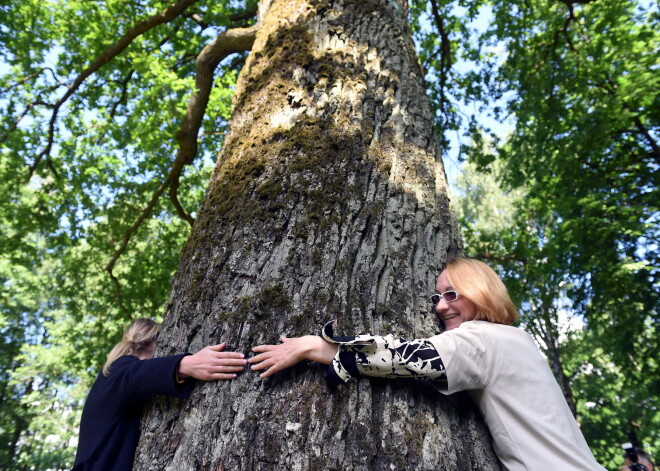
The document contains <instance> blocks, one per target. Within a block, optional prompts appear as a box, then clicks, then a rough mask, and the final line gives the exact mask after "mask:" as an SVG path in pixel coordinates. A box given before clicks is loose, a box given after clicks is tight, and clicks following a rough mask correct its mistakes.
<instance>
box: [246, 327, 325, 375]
mask: <svg viewBox="0 0 660 471" xmlns="http://www.w3.org/2000/svg"><path fill="white" fill-rule="evenodd" d="M280 340H281V341H282V343H280V344H278V345H257V346H256V347H254V348H253V349H252V351H254V352H257V353H259V355H256V356H254V357H252V358H250V359H249V360H248V362H249V363H251V364H252V369H253V370H254V371H259V370H263V369H265V368H268V370H267V371H265V372H264V373H261V374H260V375H259V376H260V377H261V378H266V377H268V376H271V375H273V374H275V373H277V372H278V371H281V370H284V369H286V368H289V367H291V366H293V365H295V364H296V363H299V362H301V361H302V360H313V361H318V362H319V363H324V364H326V365H329V364H330V362H332V358H333V357H334V356H335V354H336V353H337V346H336V345H333V344H331V343H328V342H326V341H325V340H323V339H322V338H321V337H318V336H316V335H306V336H304V337H291V338H287V337H285V336H282V337H281V339H280Z"/></svg>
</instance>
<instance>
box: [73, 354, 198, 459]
mask: <svg viewBox="0 0 660 471" xmlns="http://www.w3.org/2000/svg"><path fill="white" fill-rule="evenodd" d="M184 356H185V354H182V355H174V356H169V357H161V358H153V359H151V360H140V359H139V358H137V357H134V356H123V357H119V358H117V359H116V360H115V361H114V363H112V366H111V367H110V374H109V375H108V376H104V375H103V373H99V375H98V377H97V378H96V381H95V382H94V385H93V386H92V389H91V390H90V391H89V396H87V401H86V402H85V407H84V408H83V413H82V419H81V420H80V434H79V439H78V451H77V452H76V461H75V462H74V465H73V469H74V471H82V470H85V471H129V470H131V469H132V468H133V459H134V457H135V449H136V448H137V444H138V440H139V438H140V417H141V415H142V409H143V408H144V406H145V404H146V402H147V400H148V399H149V398H151V397H153V396H154V395H157V394H162V395H166V396H178V397H188V396H189V395H190V391H191V390H192V387H193V384H194V380H192V379H190V380H188V381H186V382H185V383H183V384H178V383H177V382H176V379H175V373H176V370H177V368H178V365H179V362H180V361H181V358H183V357H184Z"/></svg>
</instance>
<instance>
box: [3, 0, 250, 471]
mask: <svg viewBox="0 0 660 471" xmlns="http://www.w3.org/2000/svg"><path fill="white" fill-rule="evenodd" d="M179 3H182V2H179ZM188 3H196V4H195V5H194V6H193V7H189V8H188V9H187V10H184V11H183V12H182V13H181V14H180V15H178V16H176V17H175V18H173V19H172V20H170V21H169V22H167V23H165V24H161V25H158V26H154V27H152V28H151V29H148V30H147V31H145V32H143V33H142V34H140V35H138V36H137V37H135V38H134V39H133V40H132V41H130V43H129V44H128V45H127V47H126V48H125V49H124V50H123V51H122V52H121V54H118V55H116V56H115V57H113V58H112V60H110V61H107V63H105V64H103V65H102V66H101V67H99V68H98V70H96V71H95V72H94V73H92V74H89V75H88V76H86V77H85V73H84V71H85V70H88V68H89V67H90V64H93V63H94V61H95V60H96V61H97V62H98V58H104V57H105V56H104V55H103V54H104V53H105V54H107V51H109V50H111V49H112V47H113V45H115V44H117V43H118V41H119V40H120V38H123V37H125V36H126V35H127V34H128V33H129V32H130V31H132V29H133V28H134V27H135V26H136V25H140V24H141V23H144V22H145V21H147V20H148V19H151V18H154V17H155V16H156V15H155V14H156V13H158V12H159V11H163V10H164V9H165V8H167V7H168V6H169V4H168V3H167V2H159V1H146V2H129V3H127V2H120V1H114V0H108V1H105V2H81V1H73V2H65V3H62V2H36V1H32V0H24V1H20V2H11V4H9V3H3V4H2V5H1V6H0V12H1V13H0V18H1V19H0V51H1V52H2V62H1V64H0V71H1V72H2V74H1V76H0V90H1V91H2V92H1V97H0V123H1V127H0V156H1V159H0V193H1V195H2V197H1V198H0V232H2V234H3V237H2V238H1V239H0V253H2V256H0V281H2V287H3V289H2V295H1V298H0V299H1V305H0V309H1V310H0V315H1V317H0V332H2V335H3V340H4V342H3V347H2V349H0V392H1V393H2V395H1V397H2V400H1V402H0V440H1V442H0V449H1V450H2V452H0V468H2V469H9V468H11V469H67V468H69V467H70V466H71V463H72V460H73V454H74V452H75V444H76V438H75V433H76V431H77V426H78V422H79V414H80V409H81V406H82V402H83V400H84V397H85V394H86V392H87V391H88V389H89V387H90V385H91V382H92V380H93V378H94V376H95V375H96V374H97V372H98V371H99V368H100V365H102V363H103V361H104V360H105V354H106V353H107V351H108V350H109V348H110V346H111V345H112V344H114V343H116V341H117V340H118V337H120V335H121V329H122V328H123V326H124V325H125V324H126V323H127V321H128V320H129V319H131V318H137V317H142V316H146V317H154V318H158V317H159V316H160V313H161V312H162V309H163V305H164V303H165V302H166V299H167V295H168V291H169V284H170V278H171V276H172V273H173V271H174V269H175V268H176V264H177V261H178V256H179V248H180V247H181V245H182V244H183V242H184V241H185V239H186V236H187V234H188V231H189V224H188V222H186V221H184V220H182V219H181V218H180V217H179V216H178V215H177V211H176V210H175V208H174V207H173V205H172V204H171V203H170V202H169V201H168V200H167V198H163V197H156V198H154V196H153V195H154V194H155V192H156V189H157V188H158V187H159V185H161V184H162V182H163V181H165V179H166V178H167V176H168V173H170V171H171V170H170V169H171V166H172V162H173V160H174V157H175V155H176V150H177V141H176V139H175V138H176V133H177V130H178V128H179V126H180V124H181V120H182V116H183V114H184V111H185V109H186V104H187V102H188V100H189V98H190V95H191V90H192V88H193V87H192V84H193V83H194V74H195V58H196V56H197V55H198V54H199V52H200V50H201V49H202V48H203V47H204V46H205V45H206V44H207V43H208V42H209V41H210V40H212V39H213V38H215V37H216V36H217V35H218V34H219V33H220V32H222V31H224V30H225V29H226V28H228V27H229V26H241V25H245V24H246V23H245V21H244V20H240V21H235V22H232V21H230V19H229V17H230V15H231V14H233V13H236V12H237V11H242V10H243V9H244V8H245V6H244V5H232V4H230V3H229V2H204V1H200V2H194V1H190V2H188ZM241 63H242V62H241V60H240V58H239V60H238V61H234V62H233V63H228V64H226V65H225V66H224V67H223V68H222V70H221V71H219V73H217V74H216V80H215V85H216V86H215V88H214V89H213V91H212V93H211V98H210V101H209V105H208V107H207V118H206V119H205V120H204V121H203V123H202V128H201V132H200V136H199V139H198V158H197V159H195V160H194V161H193V162H191V163H190V165H188V166H187V167H186V169H187V170H186V171H185V173H184V175H183V177H181V179H180V181H179V182H178V183H180V186H179V188H178V194H177V196H178V201H179V202H180V204H181V205H182V206H183V207H184V208H186V210H187V211H188V213H189V214H192V215H193V216H194V214H195V211H196V210H197V207H198V205H199V202H200V201H201V196H202V194H203V191H204V187H205V184H206V180H207V179H208V177H209V174H210V170H211V168H212V164H213V160H214V155H215V153H216V151H217V149H219V148H220V146H221V145H222V135H223V130H224V127H225V125H226V121H227V119H228V117H229V114H230V107H231V103H230V100H231V96H232V94H233V86H234V83H235V79H236V76H237V73H238V71H239V69H240V65H241ZM81 78H84V80H82V81H81V80H80V79H81ZM76 86H77V88H76V89H75V93H73V94H71V95H70V96H68V98H66V97H67V93H68V92H69V91H70V90H72V89H73V87H76ZM65 98H66V99H65ZM151 199H154V207H153V210H152V211H151V213H150V214H149V217H147V218H146V220H145V221H144V222H143V223H142V224H141V225H140V226H139V228H137V229H134V228H133V226H134V225H135V224H136V221H137V220H138V218H139V216H140V215H141V214H142V213H143V212H144V210H145V208H146V207H147V206H148V204H149V202H150V200H151ZM127 237H130V238H129V243H128V244H127V246H126V249H125V250H124V251H123V253H121V257H119V258H118V260H117V261H116V263H114V264H112V265H111V264H110V263H109V262H111V260H112V259H113V256H114V255H115V254H117V253H118V251H119V250H120V248H121V244H122V241H123V239H124V238H127Z"/></svg>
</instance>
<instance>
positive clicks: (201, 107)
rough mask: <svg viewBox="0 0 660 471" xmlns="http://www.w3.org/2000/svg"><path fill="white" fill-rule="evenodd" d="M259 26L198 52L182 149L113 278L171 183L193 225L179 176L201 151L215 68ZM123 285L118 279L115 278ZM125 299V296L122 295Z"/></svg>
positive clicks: (124, 244)
mask: <svg viewBox="0 0 660 471" xmlns="http://www.w3.org/2000/svg"><path fill="white" fill-rule="evenodd" d="M256 31H257V27H256V26H253V27H251V28H237V29H231V30H228V31H225V32H223V33H221V34H220V35H219V36H218V37H217V38H216V39H215V40H213V41H212V42H211V43H210V44H208V45H206V46H205V47H204V49H202V52H200V54H199V56H197V76H196V78H195V91H194V92H193V95H192V96H191V97H190V101H189V102H188V109H187V110H186V114H185V116H184V118H183V121H182V123H181V129H180V130H179V132H178V133H177V136H176V139H177V140H178V141H179V151H178V152H177V155H176V158H175V160H174V162H173V164H172V168H171V169H170V172H169V174H168V175H167V178H166V179H165V180H164V181H163V182H162V183H161V184H160V185H159V187H158V189H157V190H156V191H155V192H154V194H153V195H152V197H151V200H150V201H149V203H148V204H147V207H146V208H144V210H142V212H141V213H140V215H139V216H138V218H137V220H136V221H135V222H134V223H133V225H132V226H131V227H130V228H129V229H128V230H127V231H126V232H125V233H124V237H123V238H122V241H121V243H120V245H119V248H118V249H117V250H116V251H115V253H114V255H113V256H112V258H111V259H110V261H109V262H108V263H107V265H106V266H105V270H106V271H107V272H108V273H109V274H110V277H111V278H113V281H114V278H115V277H114V275H113V273H112V270H113V269H114V266H115V264H116V263H117V260H119V257H120V256H121V255H122V254H123V253H124V252H125V251H126V248H127V247H128V242H129V241H130V239H131V237H132V236H133V234H135V232H136V231H137V230H138V228H139V227H140V225H141V224H142V223H143V222H144V220H145V219H147V217H149V215H150V214H151V212H152V211H153V209H154V207H155V206H156V203H157V202H158V198H160V196H161V195H162V194H163V192H164V191H165V189H166V188H167V187H168V186H169V187H170V199H171V200H172V203H173V204H174V207H175V209H176V210H177V212H178V213H179V215H180V216H181V217H182V218H183V219H185V220H186V221H188V222H189V223H190V224H191V225H192V224H193V223H194V219H193V218H192V217H191V216H190V215H188V214H187V213H186V212H185V210H184V209H183V208H182V207H181V204H180V203H179V201H178V198H177V195H176V190H177V188H178V187H179V177H180V175H181V171H182V169H183V167H184V166H185V165H188V164H190V163H192V161H193V160H194V158H195V156H196V154H197V134H198V132H199V128H200V126H201V123H202V119H203V117H204V113H205V112H206V107H207V105H208V100H209V96H210V94H211V88H212V87H213V72H214V71H215V68H216V67H217V65H218V64H219V63H220V61H221V60H222V59H224V58H225V57H227V56H228V55H230V54H234V53H237V52H244V51H247V50H249V49H250V48H251V47H252V44H253V43H254V38H255V35H256ZM115 285H116V287H117V288H119V282H118V280H117V281H116V282H115ZM118 299H120V301H121V297H119V298H118Z"/></svg>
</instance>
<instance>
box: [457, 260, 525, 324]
mask: <svg viewBox="0 0 660 471" xmlns="http://www.w3.org/2000/svg"><path fill="white" fill-rule="evenodd" d="M445 270H446V271H447V279H448V280H449V283H450V284H451V286H452V287H453V288H454V289H455V290H456V291H458V292H459V294H460V295H461V296H464V297H466V298H467V299H469V300H470V301H472V302H473V303H474V304H475V305H476V306H477V315H476V317H475V319H476V320H483V321H489V322H494V323H496V324H506V325H511V324H513V323H514V322H515V320H516V319H517V318H518V312H517V311H516V307H515V306H514V305H513V302H512V301H511V298H510V297H509V292H508V291H507V289H506V286H504V283H502V280H501V279H500V277H499V276H497V273H495V271H494V270H493V269H492V268H490V267H489V266H488V265H486V264H485V263H483V262H480V261H479V260H475V259H473V258H463V257H456V258H454V259H453V260H450V261H449V262H447V266H446V268H445Z"/></svg>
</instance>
